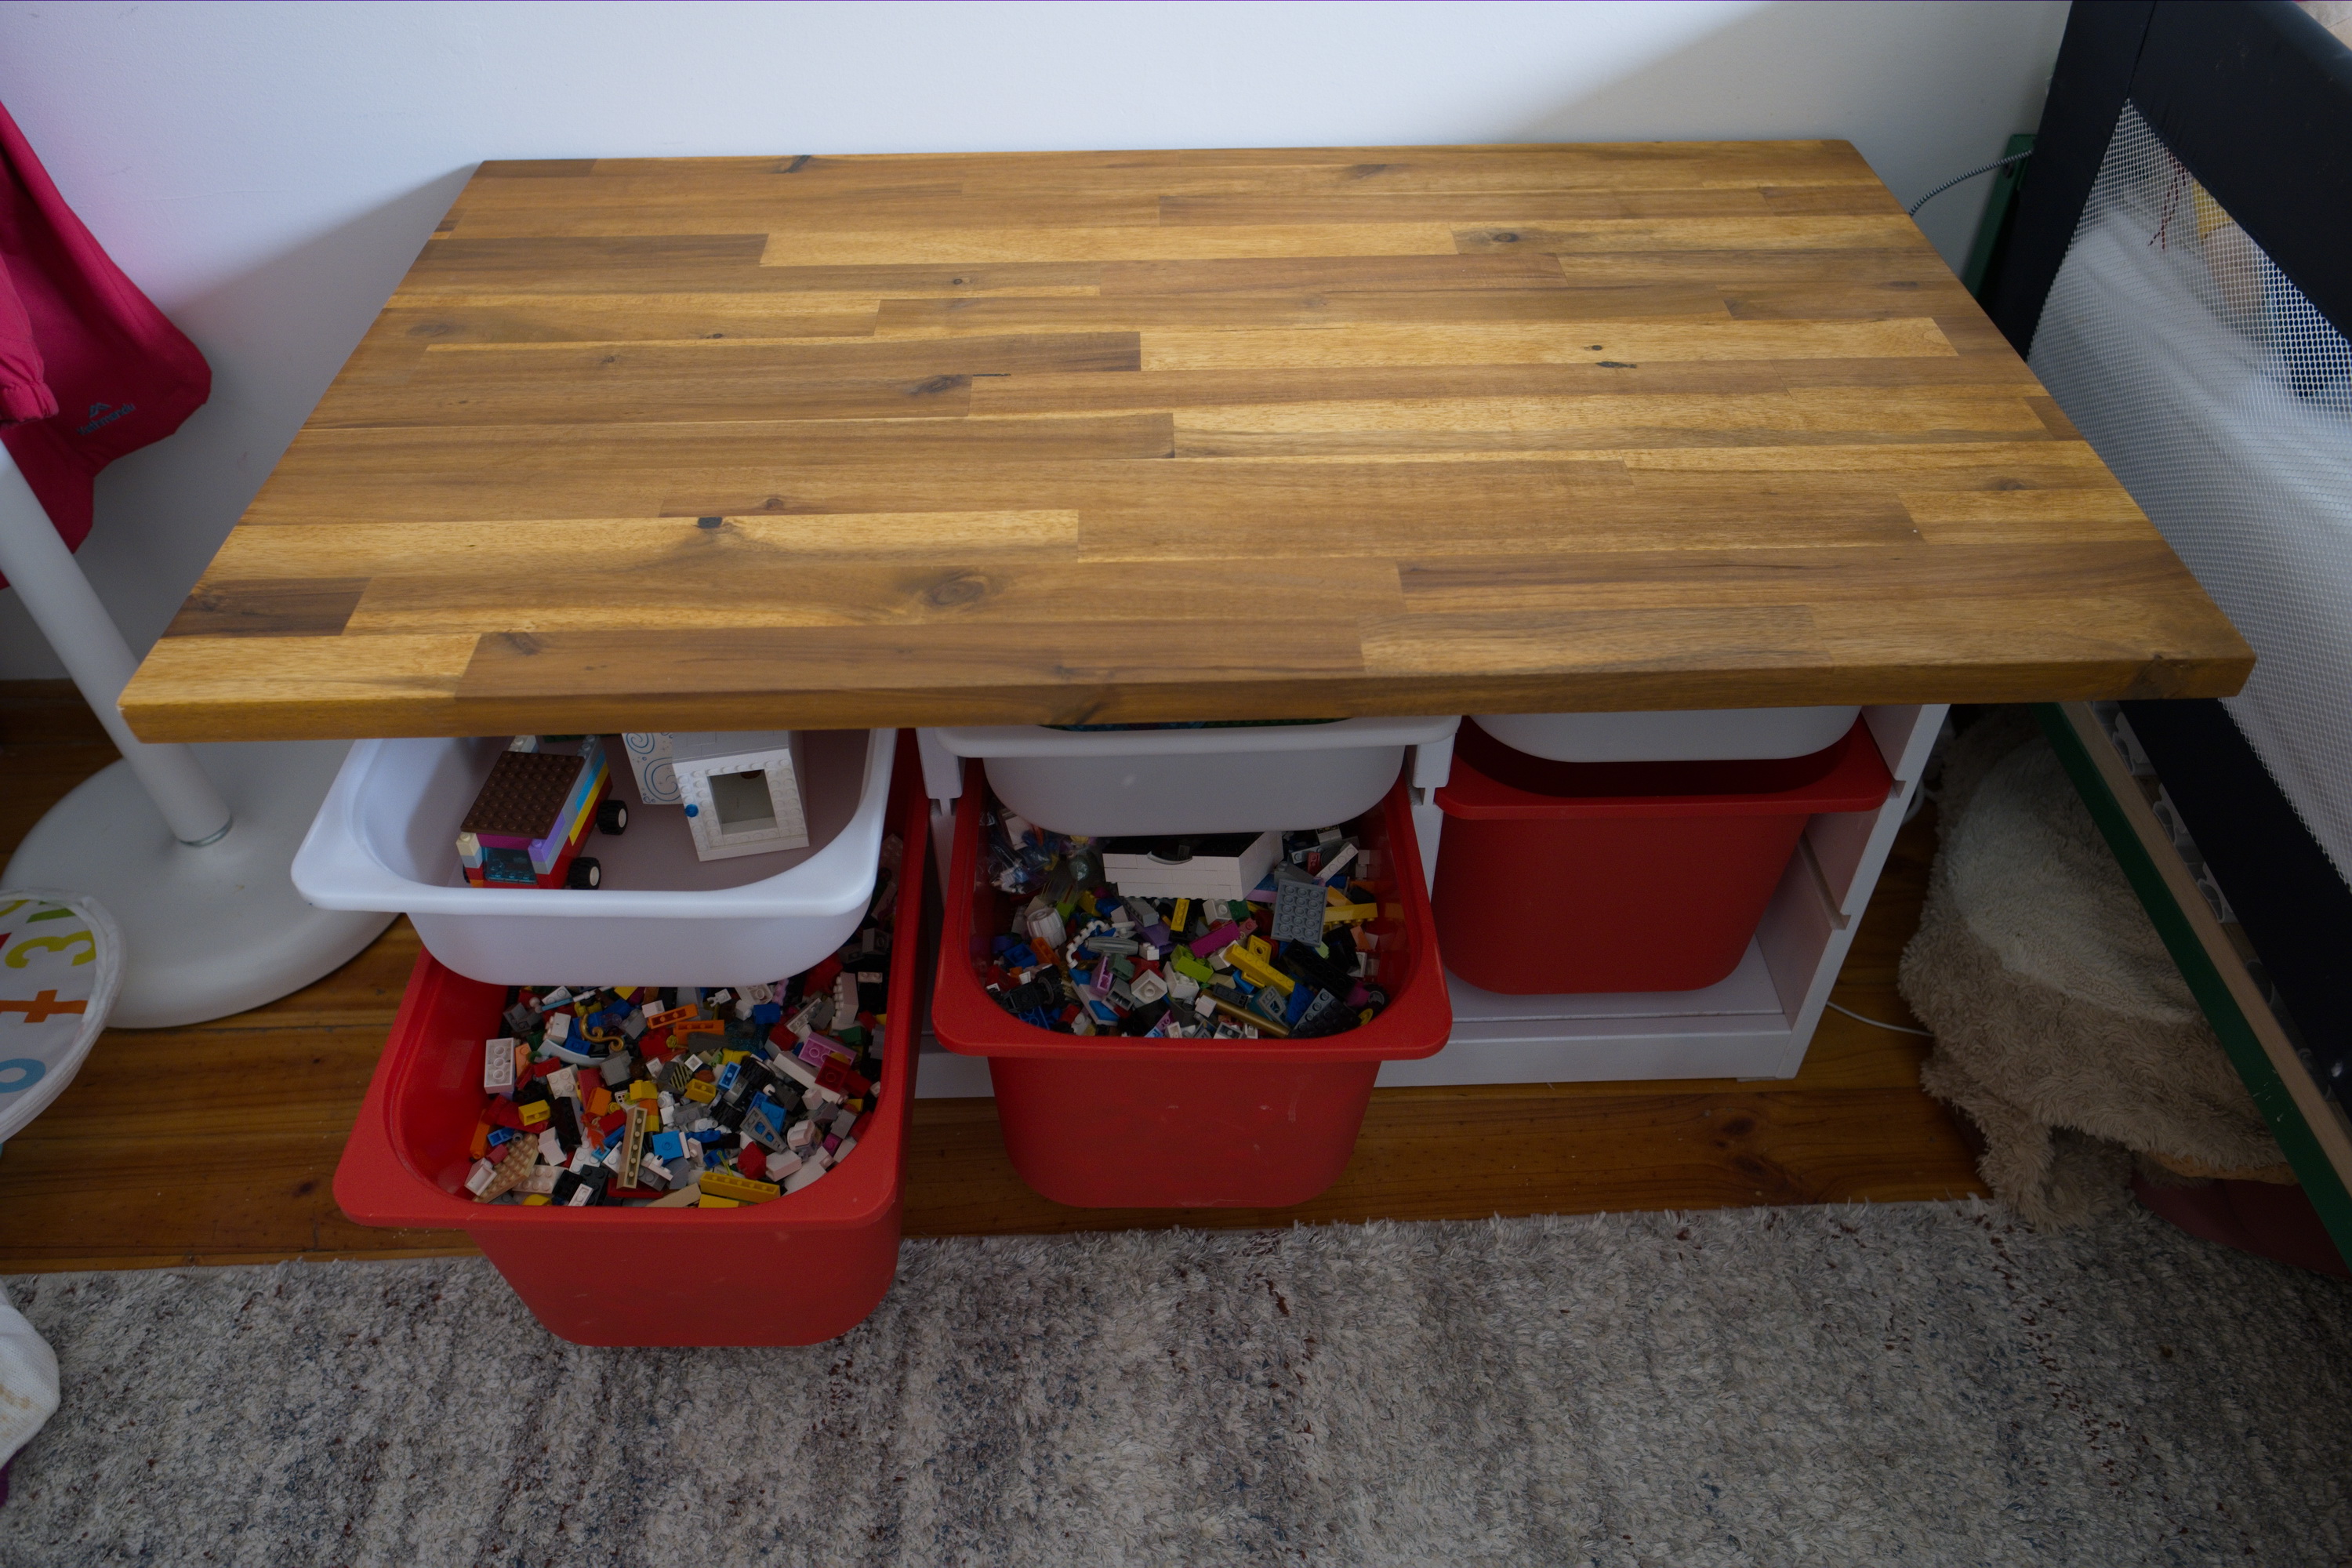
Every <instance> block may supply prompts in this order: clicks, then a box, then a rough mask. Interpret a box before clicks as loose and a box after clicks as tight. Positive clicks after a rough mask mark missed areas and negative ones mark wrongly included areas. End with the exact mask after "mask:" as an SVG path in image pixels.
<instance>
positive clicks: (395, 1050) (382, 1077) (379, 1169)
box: [335, 731, 930, 1242]
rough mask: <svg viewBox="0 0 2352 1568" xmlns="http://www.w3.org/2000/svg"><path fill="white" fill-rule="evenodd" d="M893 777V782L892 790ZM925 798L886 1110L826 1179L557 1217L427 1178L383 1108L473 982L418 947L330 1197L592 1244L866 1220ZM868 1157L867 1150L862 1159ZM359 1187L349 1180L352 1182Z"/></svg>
mask: <svg viewBox="0 0 2352 1568" xmlns="http://www.w3.org/2000/svg"><path fill="white" fill-rule="evenodd" d="M911 734H912V732H911V731H908V732H907V733H906V734H904V735H902V737H901V740H900V746H901V749H902V750H910V749H911ZM914 763H915V759H914V758H913V757H912V756H911V755H908V756H901V757H900V758H899V759H898V765H897V772H898V777H899V778H900V779H910V778H915V777H919V776H920V775H919V773H915V771H914ZM897 787H898V786H897V785H895V784H894V786H893V788H894V793H896V789H897ZM927 806H928V803H927V802H926V801H925V800H924V798H923V796H922V795H921V794H920V792H919V791H916V790H913V789H912V788H911V787H909V789H908V805H907V806H906V808H905V809H904V810H903V811H901V812H899V813H898V814H897V815H898V817H899V826H898V834H899V839H900V841H901V843H902V844H903V845H904V846H905V850H904V855H903V858H901V860H900V862H899V864H900V871H899V875H898V913H897V916H896V918H895V921H894V923H893V928H892V929H893V931H894V933H900V934H903V937H904V941H903V942H900V943H899V944H898V946H896V947H895V948H894V951H893V952H892V953H891V955H890V983H889V984H890V989H889V1000H890V1020H891V1021H890V1041H889V1054H888V1055H887V1057H886V1058H884V1060H883V1080H882V1085H883V1095H884V1098H883V1106H884V1114H881V1115H878V1116H877V1117H876V1119H875V1121H874V1124H873V1126H872V1127H871V1128H870V1129H869V1131H868V1133H867V1136H866V1137H865V1138H862V1139H860V1140H859V1141H858V1144H857V1150H856V1154H855V1155H853V1156H852V1157H851V1158H850V1159H849V1160H848V1161H847V1162H845V1163H844V1164H842V1165H841V1166H840V1167H839V1168H838V1169H836V1170H835V1171H833V1172H830V1173H827V1174H826V1176H825V1177H824V1180H823V1181H820V1182H817V1183H815V1184H813V1185H811V1186H809V1187H807V1188H804V1189H803V1190H802V1191H800V1192H797V1193H792V1194H786V1195H784V1196H782V1197H779V1198H775V1199H773V1200H772V1201H770V1202H768V1203H764V1204H757V1205H745V1206H744V1207H741V1208H736V1209H715V1210H714V1209H695V1208H678V1209H653V1208H644V1207H638V1208H622V1207H614V1208H606V1207H603V1206H598V1207H593V1208H584V1209H581V1210H578V1211H576V1212H572V1213H567V1214H566V1215H563V1216H562V1219H561V1220H560V1221H556V1220H551V1219H550V1218H549V1217H548V1216H547V1215H545V1214H544V1213H543V1212H542V1211H543V1210H545V1209H546V1208H547V1207H548V1205H543V1204H542V1205H532V1206H529V1207H526V1206H524V1205H520V1204H478V1203H475V1202H473V1201H472V1200H470V1199H468V1198H463V1197H459V1196H456V1195H454V1194H450V1193H447V1192H445V1191H444V1190H442V1188H441V1186H440V1184H438V1183H436V1182H435V1181H434V1180H432V1178H431V1177H429V1176H427V1175H426V1174H425V1173H423V1172H421V1171H418V1170H417V1169H416V1168H415V1166H414V1165H412V1164H410V1163H409V1162H408V1159H407V1157H406V1155H405V1154H404V1153H403V1152H402V1151H401V1149H400V1146H399V1143H398V1142H397V1141H396V1140H394V1137H393V1133H392V1106H393V1102H394V1100H396V1099H397V1098H399V1095H400V1092H401V1090H402V1089H403V1088H404V1087H405V1085H406V1084H407V1083H408V1082H409V1081H410V1080H411V1079H413V1078H414V1076H415V1074H416V1073H418V1072H421V1071H424V1070H425V1060H424V1058H425V1052H424V1051H422V1050H417V1049H406V1050H404V1049H402V1048H401V1043H402V1042H404V1041H407V1040H410V1039H412V1038H414V1037H415V1034H416V1033H417V1032H418V1031H419V1030H421V1029H422V1027H423V1020H424V1019H425V1017H427V1016H430V1015H431V1014H432V1012H433V1011H434V1007H433V1003H434V1002H435V1001H436V1000H437V996H436V994H437V993H438V992H439V991H440V990H441V989H443V988H444V987H446V986H449V985H453V984H456V985H474V984H482V983H481V982H478V981H470V980H467V979H466V978H465V977H464V976H462V975H460V974H458V973H457V972H456V971H454V970H451V969H447V968H445V967H444V966H443V965H442V964H441V963H440V962H439V961H438V960H436V958H435V957H434V956H433V955H432V954H431V953H430V952H420V953H419V954H418V955H417V960H416V967H415V971H414V972H412V973H411V975H410V977H409V983H408V988H407V990H406V991H405V992H404V994H402V996H401V1001H400V1011H399V1014H398V1016H396V1017H395V1019H394V1023H393V1026H392V1039H391V1043H389V1044H388V1045H387V1046H386V1047H385V1051H384V1057H383V1061H382V1062H381V1063H380V1064H379V1065H378V1067H377V1069H376V1075H375V1079H374V1082H373V1085H372V1086H371V1088H370V1089H369V1092H368V1103H367V1104H366V1105H365V1106H364V1107H362V1110H361V1113H360V1117H359V1120H358V1121H357V1122H356V1123H355V1124H354V1125H353V1127H352V1138H351V1143H350V1145H349V1147H348V1148H347V1150H346V1151H345V1153H344V1156H343V1161H342V1163H341V1165H339V1167H338V1168H337V1170H336V1173H335V1201H336V1202H337V1203H338V1204H339V1205H341V1207H342V1209H343V1212H344V1213H345V1214H347V1215H350V1216H351V1218H352V1220H353V1221H355V1222H356V1223H358V1224H361V1225H377V1226H399V1227H404V1228H432V1229H440V1230H463V1231H467V1232H471V1233H479V1232H482V1231H486V1230H497V1229H501V1228H505V1227H508V1226H525V1227H532V1226H547V1225H550V1224H557V1223H560V1224H561V1225H562V1226H564V1228H565V1231H566V1233H567V1234H577V1235H579V1236H580V1237H582V1238H583V1240H587V1241H590V1242H593V1241H594V1240H595V1239H597V1238H598V1237H605V1236H611V1235H616V1234H622V1233H626V1234H630V1235H635V1236H645V1235H649V1234H654V1235H657V1234H667V1233H672V1232H675V1233H677V1234H679V1235H698V1236H708V1235H711V1234H713V1233H714V1231H725V1230H730V1229H739V1230H754V1231H770V1230H773V1229H775V1228H776V1227H777V1226H780V1225H782V1226H790V1227H791V1228H793V1229H795V1230H853V1229H858V1228H861V1227H863V1226H868V1225H871V1224H872V1223H874V1221H875V1220H876V1219H877V1218H878V1217H880V1216H881V1215H886V1214H887V1213H888V1212H889V1211H890V1210H891V1209H892V1208H893V1207H895V1206H896V1205H898V1202H899V1196H900V1194H899V1190H898V1189H899V1169H898V1167H899V1163H900V1159H899V1156H900V1153H901V1152H902V1148H903V1145H904V1143H905V1142H906V1127H907V1119H908V1113H909V1110H910V1108H911V1103H912V1101H913V1099H914V1094H915V1064H916V1058H917V1056H918V1055H919V1047H920V1043H921V1039H922V1030H921V1027H920V1022H919V1020H920V1017H921V1011H922V1009H921V1001H920V998H919V995H918V994H917V993H918V981H919V978H920V975H921V972H922V968H923V964H922V949H923V942H922V921H923V900H924V896H925V884H926V882H927V881H928V879H929V871H928V870H927V869H926V868H925V867H924V865H923V856H924V853H925V849H926V847H927V844H928V839H929V826H930V822H929V812H928V810H927ZM869 1156H870V1159H869V1158H868V1157H869ZM346 1172H349V1173H352V1174H353V1175H355V1176H358V1175H363V1176H364V1177H365V1179H366V1183H367V1184H369V1185H370V1186H371V1187H372V1188H378V1189H380V1188H381V1186H382V1184H386V1183H391V1184H395V1189H396V1190H394V1191H393V1192H390V1193H385V1194H383V1200H384V1201H382V1202H381V1203H380V1204H376V1205H372V1204H370V1203H369V1201H368V1198H369V1196H370V1195H372V1194H368V1193H361V1192H358V1191H356V1190H354V1191H350V1192H347V1191H346V1184H345V1182H344V1180H343V1177H344V1175H345V1173H346ZM358 1185H359V1184H358V1183H356V1182H355V1183H353V1184H352V1186H353V1187H354V1188H356V1187H357V1186H358Z"/></svg>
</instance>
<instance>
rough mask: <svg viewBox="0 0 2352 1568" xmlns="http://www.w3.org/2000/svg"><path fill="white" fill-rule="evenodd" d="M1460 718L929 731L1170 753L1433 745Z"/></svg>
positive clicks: (1044, 750) (1023, 747)
mask: <svg viewBox="0 0 2352 1568" xmlns="http://www.w3.org/2000/svg"><path fill="white" fill-rule="evenodd" d="M1461 722H1462V720H1461V716H1460V715H1458V714H1453V715H1448V716H1445V717H1443V718H1409V719H1391V718H1374V719H1339V720H1335V721H1332V722H1330V723H1328V724H1251V725H1246V726H1244V727H1241V728H1236V729H1216V730H1056V729H1053V728H1051V727H1049V726H1047V725H1044V724H971V725H958V726H952V727H949V728H945V729H936V730H926V731H923V732H924V733H925V734H926V735H928V736H930V737H931V738H933V739H935V740H936V741H938V742H939V743H940V745H942V746H944V747H946V748H947V750H949V751H950V752H953V753H954V754H955V755H957V756H959V757H1101V756H1120V757H1172V756H1200V755H1202V754H1206V753H1213V752H1228V753H1230V752H1336V751H1346V750H1353V749H1355V748H1358V747H1365V746H1428V745H1434V744H1436V743H1437V742H1440V741H1444V740H1448V739H1451V738H1452V736H1453V734H1454V729H1455V728H1456V726H1458V725H1459V724H1460V723H1461Z"/></svg>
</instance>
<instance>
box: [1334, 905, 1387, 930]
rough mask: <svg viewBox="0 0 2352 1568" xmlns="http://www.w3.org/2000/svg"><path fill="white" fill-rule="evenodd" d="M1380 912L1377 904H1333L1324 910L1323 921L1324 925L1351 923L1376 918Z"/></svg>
mask: <svg viewBox="0 0 2352 1568" xmlns="http://www.w3.org/2000/svg"><path fill="white" fill-rule="evenodd" d="M1380 912H1381V906H1380V905H1378V904H1333V905H1330V906H1329V907H1328V908H1327V909H1325V910H1324V911H1323V923H1324V924H1325V925H1326V926H1343V925H1352V924H1354V923H1355V922H1356V921H1369V920H1377V919H1379V918H1380Z"/></svg>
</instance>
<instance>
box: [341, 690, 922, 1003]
mask: <svg viewBox="0 0 2352 1568" xmlns="http://www.w3.org/2000/svg"><path fill="white" fill-rule="evenodd" d="M606 739H607V742H608V744H609V745H610V747H611V749H612V752H613V753H614V755H615V756H618V755H621V754H622V753H621V751H620V743H619V742H618V740H617V739H616V738H614V737H609V736H608V737H607V738H606ZM897 740H898V731H895V730H873V731H866V730H813V731H809V732H808V733H807V735H806V738H805V747H806V756H807V764H808V773H807V778H806V780H805V785H806V791H807V804H808V827H809V847H807V848H805V849H784V850H779V851H777V852H775V853H774V854H772V855H748V856H744V857H741V858H735V859H726V860H709V861H706V860H702V859H699V858H697V857H696V855H695V853H694V841H693V838H692V836H691V835H690V834H689V832H688V827H687V822H686V816H685V814H684V813H683V812H682V811H680V810H679V809H678V808H677V806H661V805H654V806H647V805H642V804H641V803H640V801H639V799H638V795H637V787H636V781H635V779H634V778H633V777H631V776H630V772H629V770H628V769H626V768H615V769H614V771H613V789H614V794H615V795H616V797H617V798H619V799H621V800H625V801H626V802H628V804H629V806H630V811H629V826H628V831H627V832H625V833H624V834H622V835H621V836H619V837H610V836H607V835H605V834H602V833H592V834H591V835H589V837H588V839H587V841H586V843H585V844H584V845H583V847H582V853H583V854H586V855H593V856H594V857H595V858H597V859H598V860H599V861H601V862H602V863H603V865H604V886H603V887H601V888H596V889H570V888H469V887H467V885H466V882H465V879H464V878H463V877H462V876H461V875H460V874H459V872H458V869H457V842H456V841H457V825H458V823H459V822H460V821H461V820H463V818H464V817H465V815H466V810H467V807H468V806H469V805H472V803H473V799H474V795H475V794H476V792H477V791H478V790H479V789H480V788H481V786H482V781H483V780H484V779H485V778H487V777H488V775H489V771H490V764H491V763H493V762H495V761H496V760H497V758H498V755H499V752H501V751H503V750H505V748H506V743H507V742H506V741H505V739H504V738H503V737H497V736H491V737H483V738H478V739H472V740H431V739H427V740H393V741H362V742H359V743H358V744H357V745H355V746H353V747H352V752H351V756H350V757H349V758H348V759H347V760H346V761H345V762H344V763H343V769H342V772H341V773H339V774H337V775H336V778H335V784H334V787H333V788H332V789H331V790H330V791H328V793H327V799H326V803H325V804H324V805H321V806H320V808H319V816H318V820H316V821H315V822H313V823H312V824H311V825H310V835H309V836H308V837H305V838H304V839H303V840H302V847H301V848H300V849H299V850H298V851H297V852H296V854H295V856H294V886H295V888H296V889H299V891H300V893H301V895H302V896H303V897H304V898H306V899H308V900H310V902H312V903H313V904H316V905H318V906H319V907H320V908H321V909H329V910H397V911H399V912H400V913H403V914H405V915H406V916H407V917H408V918H409V920H410V921H412V922H414V923H415V927H416V934H417V936H418V938H419V939H420V940H421V941H423V942H424V943H425V947H426V948H427V949H428V950H429V951H430V952H432V954H433V956H434V957H436V958H437V959H439V960H440V961H441V962H442V963H446V964H447V965H448V966H449V967H450V968H452V969H454V970H456V971H457V973H460V974H463V975H466V976H467V978H469V979H474V980H483V981H488V982H489V983H491V984H499V985H517V984H588V985H712V984H750V983H752V982H756V981H763V980H773V979H775V978H776V977H777V976H779V975H783V974H792V973H796V972H798V971H800V970H803V969H806V968H808V967H809V966H810V965H811V964H813V963H816V962H817V961H818V960H820V959H822V958H824V956H825V955H826V954H827V953H829V952H833V951H834V949H835V948H837V947H839V946H840V945H841V944H842V943H843V942H846V941H848V940H849V938H850V937H851V936H852V935H854V934H855V933H856V930H857V922H858V921H859V919H860V918H861V917H862V916H863V915H864V914H865V912H866V904H867V902H868V901H869V900H871V899H872V898H873V896H874V878H875V862H876V856H877V852H878V851H879V849H880V847H881V842H882V826H883V814H884V813H883V808H884V806H885V805H886V804H887V801H888V799H889V795H890V763H891V756H892V752H893V750H894V748H895V746H896V743H897Z"/></svg>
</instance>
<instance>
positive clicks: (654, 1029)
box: [466, 834, 901, 1208]
mask: <svg viewBox="0 0 2352 1568" xmlns="http://www.w3.org/2000/svg"><path fill="white" fill-rule="evenodd" d="M900 853H901V845H900V842H899V840H898V837H897V836H896V835H895V834H894V835H892V836H891V837H888V838H887V839H885V840H884V841H883V846H882V876H881V878H880V879H879V881H878V884H877V887H876V889H875V893H874V898H873V900H872V902H871V903H869V904H868V906H867V913H866V920H865V921H864V922H863V923H862V924H861V925H860V926H859V927H858V930H857V934H856V936H854V937H853V938H851V939H850V941H849V942H847V943H845V945H844V946H843V947H842V948H841V950H840V951H839V952H836V953H835V954H834V955H832V956H831V957H829V958H827V959H825V960H824V962H823V963H819V964H817V965H816V966H815V967H814V968H813V969H810V970H808V971H807V972H806V973H802V974H797V975H794V976H793V977H792V978H790V979H787V980H781V981H778V982H776V983H775V984H763V985H743V986H731V987H714V988H711V989H709V990H699V989H696V988H693V987H661V988H655V987H650V986H637V987H628V986H623V987H608V988H601V989H590V988H579V989H574V988H572V987H567V986H560V985H559V986H553V987H550V988H547V989H539V988H533V987H519V988H517V989H516V990H515V991H514V992H513V993H512V994H510V996H509V1003H508V1006H507V1009H506V1015H505V1018H504V1022H505V1024H506V1026H507V1028H508V1030H509V1034H508V1035H506V1036H504V1037H499V1038H498V1039H494V1040H488V1041H486V1042H484V1045H483V1047H482V1087H483V1090H484V1095H485V1101H484V1104H483V1107H482V1115H481V1120H480V1121H479V1122H478V1125H477V1126H476V1128H475V1131H474V1144H473V1153H474V1155H475V1163H474V1167H473V1170H472V1172H471V1173H469V1174H468V1176H467V1182H466V1189H467V1191H468V1192H470V1193H471V1194H474V1197H475V1200H476V1201H477V1202H479V1203H522V1204H548V1205H570V1206H572V1207H576V1208H577V1207H588V1206H591V1205H651V1206H654V1207H662V1208H677V1207H685V1206H688V1205H693V1206H696V1207H699V1208H734V1207H739V1206H740V1205H744V1204H760V1203H767V1202H770V1201H772V1200H773V1199H775V1198H778V1197H781V1196H782V1195H783V1194H786V1193H796V1192H799V1191H800V1190H801V1189H803V1187H806V1186H809V1185H810V1184H813V1183H814V1182H817V1181H818V1180H820V1179H822V1178H823V1177H824V1173H826V1172H827V1171H829V1170H831V1169H832V1168H833V1167H834V1166H835V1165H837V1164H839V1163H841V1162H842V1161H844V1160H845V1159H847V1158H848V1157H849V1155H850V1153H851V1152H852V1151H854V1150H855V1149H856V1147H857V1139H858V1135H859V1133H860V1132H862V1131H864V1130H865V1127H866V1121H867V1120H868V1119H869V1118H870V1117H871V1116H872V1115H873V1113H874V1108H875V1106H876V1105H877V1103H878V1102H879V1100H880V1098H881V1092H882V1089H881V1079H882V1056H883V1050H884V1045H885V1036H886V1032H887V1026H888V1023H889V1019H888V1017H887V1014H886V1013H885V1011H884V1009H885V1008H886V1007H887V1005H888V1000H887V998H888V975H889V969H890V945H891V931H890V921H891V914H892V911H893V910H894V909H895V907H896V903H897V889H898V859H899V856H900Z"/></svg>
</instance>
